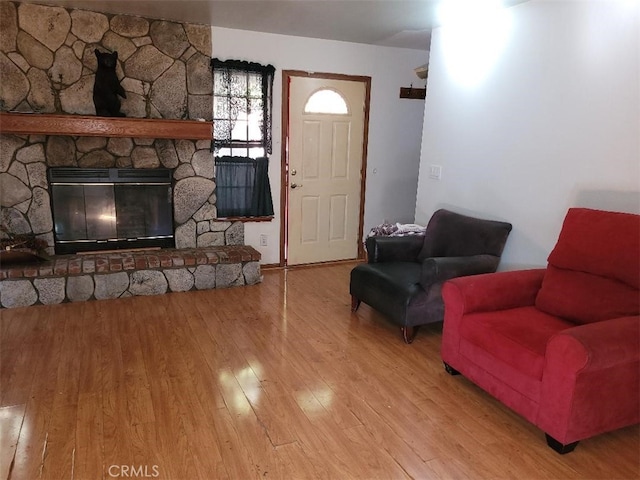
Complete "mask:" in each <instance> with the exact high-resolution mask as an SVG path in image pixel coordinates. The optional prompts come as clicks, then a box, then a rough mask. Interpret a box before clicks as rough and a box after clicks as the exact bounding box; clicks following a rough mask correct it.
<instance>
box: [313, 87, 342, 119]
mask: <svg viewBox="0 0 640 480" xmlns="http://www.w3.org/2000/svg"><path fill="white" fill-rule="evenodd" d="M304 113H332V114H337V115H347V114H348V113H349V107H347V102H346V101H345V100H344V98H343V97H342V95H340V94H339V93H338V92H336V91H335V90H329V89H324V90H318V91H317V92H315V93H314V94H312V95H311V96H310V97H309V99H308V100H307V103H306V104H305V106H304Z"/></svg>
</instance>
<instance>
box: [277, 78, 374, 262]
mask: <svg viewBox="0 0 640 480" xmlns="http://www.w3.org/2000/svg"><path fill="white" fill-rule="evenodd" d="M291 77H305V78H321V79H327V80H347V81H351V82H362V83H363V84H364V86H365V101H364V131H363V135H362V136H363V145H362V167H361V171H360V214H359V225H358V259H362V258H364V248H363V246H362V230H363V229H364V198H365V185H366V181H367V146H368V144H369V104H370V99H371V77H365V76H357V75H342V74H339V73H318V72H304V71H301V70H283V71H282V155H281V156H282V167H281V179H280V185H281V187H280V218H281V219H282V220H281V222H280V239H281V240H280V266H281V267H286V266H287V244H288V238H287V236H288V231H289V228H288V227H289V215H288V212H289V90H290V80H291Z"/></svg>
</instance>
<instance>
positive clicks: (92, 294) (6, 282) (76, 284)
mask: <svg viewBox="0 0 640 480" xmlns="http://www.w3.org/2000/svg"><path fill="white" fill-rule="evenodd" d="M259 261H260V253H259V252H258V251H257V250H255V249H254V248H253V247H250V246H245V245H227V246H216V247H203V248H192V249H162V250H147V251H133V252H115V253H94V254H83V255H59V256H54V257H52V258H51V260H48V261H43V262H37V263H21V264H9V265H6V264H5V265H1V266H0V305H1V306H2V307H4V308H12V307H23V306H30V305H36V304H56V303H63V302H69V301H85V300H94V299H97V300H100V299H107V298H118V297H128V296H134V295H159V294H163V293H167V292H178V291H187V290H204V289H210V288H225V287H231V286H241V285H252V284H255V283H258V282H260V263H259Z"/></svg>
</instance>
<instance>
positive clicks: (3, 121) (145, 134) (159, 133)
mask: <svg viewBox="0 0 640 480" xmlns="http://www.w3.org/2000/svg"><path fill="white" fill-rule="evenodd" d="M212 129H213V122H210V121H209V122H200V121H197V120H169V119H163V118H126V117H95V116H85V115H54V114H48V113H11V112H0V134H18V135H70V136H78V137H128V138H170V139H174V140H178V139H182V140H211V139H212Z"/></svg>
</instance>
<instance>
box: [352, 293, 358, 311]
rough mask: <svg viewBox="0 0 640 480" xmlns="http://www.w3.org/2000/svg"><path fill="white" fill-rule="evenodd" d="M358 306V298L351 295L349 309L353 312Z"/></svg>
mask: <svg viewBox="0 0 640 480" xmlns="http://www.w3.org/2000/svg"><path fill="white" fill-rule="evenodd" d="M359 306H360V300H359V299H357V298H356V297H355V296H353V295H351V311H352V312H355V311H356V310H358V307H359Z"/></svg>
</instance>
